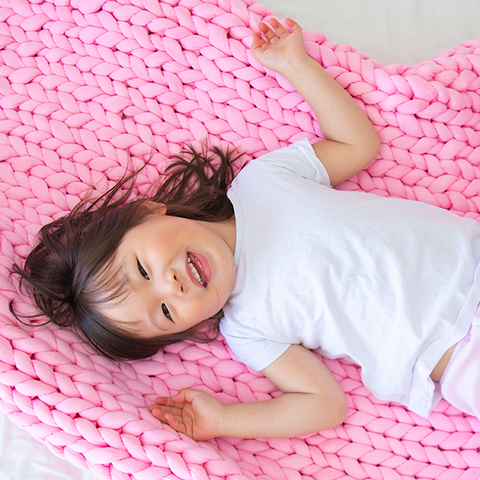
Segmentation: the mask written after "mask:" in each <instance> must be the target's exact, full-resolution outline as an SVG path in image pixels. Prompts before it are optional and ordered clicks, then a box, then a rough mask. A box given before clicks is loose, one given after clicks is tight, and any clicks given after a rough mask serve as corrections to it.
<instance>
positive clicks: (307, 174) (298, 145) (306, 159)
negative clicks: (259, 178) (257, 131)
mask: <svg viewBox="0 0 480 480" xmlns="http://www.w3.org/2000/svg"><path fill="white" fill-rule="evenodd" d="M262 171H264V172H268V175H272V174H274V173H275V172H277V173H280V172H283V173H288V174H291V175H296V176H299V177H302V178H305V179H309V180H313V181H314V182H317V183H320V184H323V185H327V186H330V178H329V176H328V173H327V170H326V169H325V167H324V165H323V164H322V162H321V161H320V160H319V159H318V157H317V156H316V154H315V150H314V149H313V147H312V145H311V144H310V142H309V141H308V139H307V138H304V139H302V140H299V141H297V142H295V143H293V144H291V145H289V146H287V147H283V148H280V149H277V150H274V151H272V152H269V153H267V154H265V155H262V156H261V157H258V158H257V159H255V160H252V161H251V162H250V163H249V164H248V165H247V166H246V167H245V168H244V169H243V170H242V171H241V172H240V173H239V175H238V176H237V178H239V179H240V180H241V179H242V177H248V176H250V175H259V174H261V172H262ZM234 183H235V181H234Z"/></svg>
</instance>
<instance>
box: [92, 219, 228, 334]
mask: <svg viewBox="0 0 480 480" xmlns="http://www.w3.org/2000/svg"><path fill="white" fill-rule="evenodd" d="M234 250H235V221H234V219H233V218H232V219H230V220H228V221H225V222H216V223H209V222H200V221H196V220H189V219H185V218H180V217H173V216H168V215H164V212H163V211H158V212H157V213H154V214H152V215H150V216H148V217H147V218H146V220H145V221H144V222H142V223H141V224H139V225H137V226H135V227H133V228H132V229H131V230H129V231H128V232H127V233H126V234H125V236H124V238H123V240H122V243H121V244H120V246H119V247H118V249H117V252H116V256H115V260H114V265H113V266H114V268H118V267H120V269H121V271H122V273H123V274H124V275H125V279H126V295H122V296H121V297H120V298H119V299H116V300H112V301H110V302H108V303H107V304H106V305H104V306H103V307H102V309H101V310H102V313H103V314H104V315H106V316H107V317H108V318H111V319H112V320H114V321H118V322H119V323H120V325H121V326H122V327H124V328H126V329H127V330H128V331H132V333H134V334H135V336H137V337H139V338H155V337H158V336H161V335H167V334H172V333H178V332H182V331H184V330H187V329H188V328H190V327H193V326H194V325H197V324H199V323H200V322H202V321H203V320H206V319H208V318H210V317H212V316H213V315H215V314H216V313H217V312H218V311H219V310H221V309H222V307H223V306H224V305H225V303H226V301H227V300H228V297H229V296H230V294H231V292H232V290H233V287H234V284H235V276H236V267H235V261H234V257H233V252H234Z"/></svg>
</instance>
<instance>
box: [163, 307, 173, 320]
mask: <svg viewBox="0 0 480 480" xmlns="http://www.w3.org/2000/svg"><path fill="white" fill-rule="evenodd" d="M162 312H163V314H164V315H165V316H166V317H167V318H168V319H169V320H171V319H172V316H171V315H170V312H169V310H168V308H167V306H166V305H165V304H164V303H162Z"/></svg>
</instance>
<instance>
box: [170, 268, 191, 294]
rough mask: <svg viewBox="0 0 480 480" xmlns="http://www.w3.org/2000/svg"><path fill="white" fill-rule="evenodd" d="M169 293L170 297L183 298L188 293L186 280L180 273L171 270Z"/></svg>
mask: <svg viewBox="0 0 480 480" xmlns="http://www.w3.org/2000/svg"><path fill="white" fill-rule="evenodd" d="M166 288H167V291H168V293H169V294H170V295H176V296H180V297H181V296H183V295H185V294H186V293H187V292H186V290H185V279H184V278H183V277H182V275H181V274H180V272H179V271H178V270H175V269H171V270H170V271H169V272H168V274H167V287H166Z"/></svg>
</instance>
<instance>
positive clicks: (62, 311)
mask: <svg viewBox="0 0 480 480" xmlns="http://www.w3.org/2000/svg"><path fill="white" fill-rule="evenodd" d="M240 156H241V155H238V154H237V153H236V152H235V150H232V149H227V150H226V151H225V152H224V151H222V150H221V149H219V148H217V147H212V148H210V149H207V148H206V147H205V146H204V147H203V148H202V149H201V151H197V150H195V149H194V148H193V147H192V146H189V147H187V148H186V149H184V150H183V151H182V152H181V154H180V155H175V156H173V157H172V159H173V162H172V163H171V164H170V165H168V167H167V168H166V170H165V173H164V174H163V176H162V177H161V178H160V180H163V181H162V182H161V185H160V186H159V188H158V189H157V191H156V193H155V194H154V195H153V196H150V197H144V198H136V199H130V197H131V195H132V189H133V187H134V184H135V179H136V177H137V175H138V173H139V172H140V171H141V170H142V169H143V168H144V167H142V168H140V169H139V170H136V171H134V172H133V173H130V174H127V173H126V174H125V175H124V176H123V177H122V178H121V179H120V180H119V181H118V182H117V183H116V184H115V185H114V186H113V187H112V188H111V189H110V190H108V191H107V192H106V193H104V194H103V195H101V196H100V197H99V198H97V199H95V200H88V199H87V200H83V201H81V202H80V203H79V204H78V205H77V206H76V207H75V208H74V209H73V210H72V211H71V212H70V213H69V214H68V215H66V216H64V217H61V218H58V219H57V220H54V221H53V222H51V223H49V224H48V225H45V226H44V227H42V228H41V229H40V231H39V234H38V244H37V246H36V247H35V248H33V250H32V251H31V252H30V254H29V255H28V256H27V258H26V260H25V264H24V267H23V268H21V267H19V266H18V265H14V266H13V272H15V273H16V274H18V275H19V276H20V280H19V283H20V288H21V289H22V290H26V291H27V292H28V294H29V295H30V297H31V298H32V300H33V301H34V303H35V305H36V306H37V308H38V310H39V312H38V315H35V316H28V317H26V316H22V315H20V314H18V313H16V312H15V310H14V306H13V301H11V302H10V311H11V312H12V313H13V314H14V315H15V317H16V318H17V319H18V320H19V321H22V318H23V319H24V318H30V319H32V318H35V317H38V316H39V315H46V316H47V317H48V320H47V322H44V323H42V325H45V323H50V322H53V323H55V324H56V325H59V326H62V327H75V328H76V330H77V331H79V332H80V333H81V334H83V336H84V337H85V338H86V339H87V340H88V341H89V342H90V343H91V344H92V345H93V346H94V347H95V348H96V350H97V351H99V352H101V353H102V354H104V355H106V356H108V357H111V358H127V359H139V358H145V357H148V356H150V355H153V354H154V353H156V352H157V351H158V350H159V349H160V348H161V347H164V346H165V345H168V344H171V343H175V342H178V341H180V340H183V339H186V340H194V341H199V342H209V341H212V340H213V339H215V338H216V336H217V335H218V332H219V328H218V325H219V321H220V318H221V316H222V312H221V311H220V312H218V313H217V314H216V315H214V316H213V317H212V318H210V319H206V321H204V322H202V323H201V324H199V325H196V326H194V327H192V328H190V329H189V330H186V331H184V332H180V333H177V334H173V335H168V336H167V335H166V336H159V337H157V338H154V339H149V340H145V339H139V338H135V336H134V335H132V333H131V332H130V333H129V332H128V331H127V330H125V329H123V328H121V326H120V325H118V324H116V323H115V322H112V321H111V320H109V319H108V318H106V317H105V316H104V315H102V314H101V313H100V309H99V308H98V306H99V305H100V304H102V303H103V302H105V301H110V300H113V299H115V298H118V297H119V296H120V295H122V288H123V286H124V284H123V282H122V278H119V275H118V272H112V271H111V270H113V269H110V268H108V267H109V266H111V265H112V263H113V260H114V259H115V253H116V251H117V248H118V246H119V245H120V243H121V241H122V239H123V237H124V235H125V234H126V233H127V232H128V231H129V230H130V229H131V228H133V227H135V226H136V225H139V224H140V223H142V221H144V220H145V219H146V218H148V217H149V216H150V215H152V214H153V213H154V209H152V208H151V207H150V206H151V203H148V202H151V201H153V202H157V203H164V204H165V205H166V206H167V215H173V216H178V217H184V218H189V219H193V220H202V221H208V222H215V221H222V220H227V219H229V218H231V217H232V215H233V207H232V204H231V203H230V201H229V199H228V198H227V195H226V192H227V189H228V187H229V186H230V183H231V181H232V180H233V177H234V168H233V165H234V163H235V161H236V160H237V159H238V158H239V157H240ZM149 205H150V206H149ZM22 323H23V322H22Z"/></svg>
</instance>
